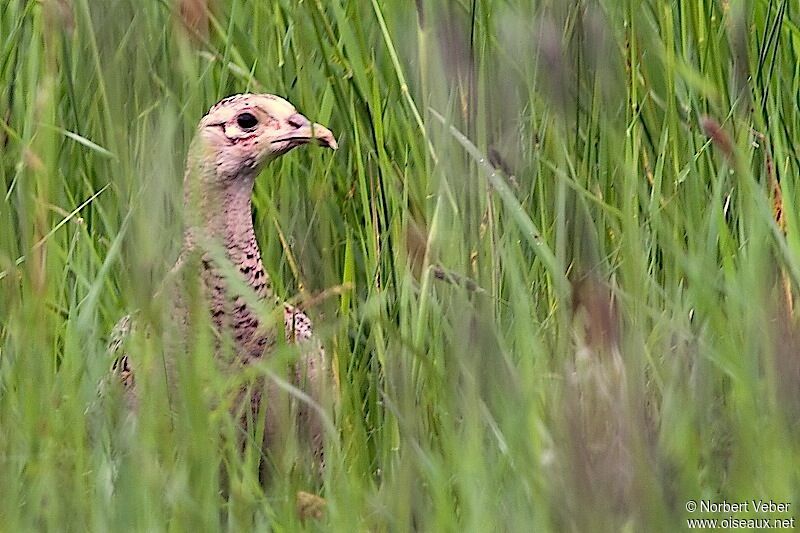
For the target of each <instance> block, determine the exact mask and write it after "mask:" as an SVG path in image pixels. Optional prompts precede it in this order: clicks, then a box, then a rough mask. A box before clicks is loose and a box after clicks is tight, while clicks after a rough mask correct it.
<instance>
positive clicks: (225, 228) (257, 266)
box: [184, 176, 270, 298]
mask: <svg viewBox="0 0 800 533" xmlns="http://www.w3.org/2000/svg"><path fill="white" fill-rule="evenodd" d="M253 182H254V178H253V177H250V176H241V177H239V179H234V180H229V181H226V182H225V183H222V184H209V183H203V184H202V187H198V188H195V189H188V190H187V192H188V194H187V195H186V198H185V201H184V210H185V211H186V213H187V216H188V218H187V230H186V235H185V243H184V247H185V248H187V249H188V248H195V247H197V246H198V245H200V246H201V247H203V244H202V242H201V240H202V239H208V240H210V241H211V244H217V245H222V246H223V248H224V250H225V253H226V255H227V258H228V260H229V261H230V262H231V264H232V265H233V266H234V267H236V268H238V270H239V271H240V272H241V274H242V276H243V277H244V281H245V282H246V283H247V284H248V285H249V286H250V287H252V289H253V290H254V291H255V293H256V295H257V296H258V297H259V298H265V297H266V296H268V294H269V291H270V281H269V277H268V276H267V274H266V272H265V271H264V266H263V264H262V262H261V252H260V250H259V247H258V241H257V240H256V235H255V231H254V229H253V214H252V201H251V196H252V193H253ZM199 189H201V190H199ZM203 255H204V257H206V258H207V257H208V256H209V254H208V253H204V254H203ZM211 263H213V261H211ZM211 268H213V267H211Z"/></svg>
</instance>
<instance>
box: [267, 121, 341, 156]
mask: <svg viewBox="0 0 800 533" xmlns="http://www.w3.org/2000/svg"><path fill="white" fill-rule="evenodd" d="M287 123H288V125H289V128H291V129H290V131H288V132H286V133H285V134H283V135H281V136H280V137H278V138H277V139H275V141H274V142H285V141H288V142H289V143H290V145H292V146H297V145H300V144H306V143H309V142H311V141H312V140H314V141H317V143H319V144H320V146H324V147H326V148H330V149H331V150H336V149H337V148H338V147H339V145H338V143H337V142H336V138H335V137H334V136H333V133H331V130H329V129H328V128H326V127H325V126H323V125H322V124H317V123H313V124H312V123H311V121H310V120H308V119H307V118H306V117H304V116H303V115H301V114H300V113H295V114H293V115H292V116H290V117H289V119H288V120H287Z"/></svg>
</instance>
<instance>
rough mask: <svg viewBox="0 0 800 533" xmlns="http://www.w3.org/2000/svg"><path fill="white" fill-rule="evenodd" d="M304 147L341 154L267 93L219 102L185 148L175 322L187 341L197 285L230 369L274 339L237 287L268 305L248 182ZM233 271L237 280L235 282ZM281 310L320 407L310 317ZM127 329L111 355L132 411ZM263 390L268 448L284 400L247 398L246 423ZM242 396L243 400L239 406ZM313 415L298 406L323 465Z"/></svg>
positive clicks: (299, 382) (124, 326)
mask: <svg viewBox="0 0 800 533" xmlns="http://www.w3.org/2000/svg"><path fill="white" fill-rule="evenodd" d="M310 142H316V143H319V144H320V145H322V146H325V147H328V148H331V149H333V150H335V149H336V148H337V144H336V140H335V139H334V136H333V134H332V133H331V132H330V131H329V130H328V129H327V128H325V127H323V126H321V125H319V124H312V123H311V122H310V121H309V120H308V119H307V118H306V117H304V116H303V115H301V114H299V113H298V112H297V110H296V109H295V108H294V106H292V104H290V103H289V102H287V101H286V100H284V99H283V98H280V97H277V96H274V95H271V94H237V95H234V96H230V97H227V98H225V99H223V100H221V101H220V102H218V103H217V104H215V105H214V106H213V107H212V108H211V109H210V110H209V112H208V113H207V114H206V115H205V116H204V117H203V118H202V120H201V121H200V123H199V125H198V127H197V132H196V135H195V138H194V141H193V142H192V145H191V147H190V150H189V155H188V160H187V166H186V174H185V178H184V213H185V230H184V242H183V248H182V251H181V254H180V257H179V259H178V262H177V264H176V266H175V268H173V271H172V273H173V278H174V277H177V279H178V280H179V283H178V285H179V287H177V288H176V290H175V300H176V302H177V304H176V310H177V312H176V313H175V321H176V322H179V324H178V329H183V331H184V334H185V325H186V323H187V321H188V314H189V313H188V310H187V309H186V307H187V306H186V305H185V304H184V303H183V302H186V300H187V298H186V295H185V294H181V293H182V292H190V291H188V290H187V286H190V285H191V283H195V284H198V278H199V289H200V290H199V291H197V292H199V293H200V296H201V298H202V299H203V301H205V302H207V304H208V311H209V313H210V317H211V320H212V323H213V325H214V327H215V329H216V333H217V339H218V342H217V346H216V348H215V350H216V351H217V354H218V357H220V358H221V357H222V352H223V349H222V346H223V342H222V339H228V340H229V341H230V342H229V343H228V346H231V345H232V351H233V356H234V359H235V361H234V363H235V364H238V365H248V364H251V363H253V362H257V361H259V360H262V358H263V357H265V356H266V355H268V353H269V351H270V348H271V347H273V345H274V344H275V342H276V336H277V335H278V333H277V332H276V331H275V330H274V329H275V328H270V327H268V325H265V324H264V323H262V322H263V321H262V320H260V319H259V314H258V312H257V310H256V309H254V308H253V307H252V305H248V303H247V301H246V300H247V298H246V297H245V295H244V294H242V291H241V290H236V288H235V287H236V285H237V283H244V284H245V286H246V287H249V289H250V291H252V293H251V294H254V295H255V297H256V299H257V300H259V301H264V300H269V299H270V298H272V290H271V284H270V279H269V276H268V275H267V273H266V272H265V270H264V266H263V265H262V262H261V254H260V251H259V247H258V242H257V241H256V237H255V232H254V229H253V221H252V212H251V207H252V206H251V195H252V192H253V185H254V182H255V179H256V177H257V176H258V174H259V173H260V172H261V170H262V169H263V168H264V166H265V165H266V164H267V163H269V162H270V161H272V160H274V159H276V158H277V157H279V156H281V155H283V154H285V153H287V152H289V151H290V150H292V149H293V148H295V147H297V146H301V145H304V144H307V143H310ZM231 266H232V267H233V268H231ZM231 272H233V275H234V277H238V278H239V279H238V280H236V279H232V278H231ZM175 273H178V275H177V276H175ZM198 274H199V276H198ZM250 302H251V303H252V300H250ZM283 309H284V313H283V314H284V335H285V337H286V340H287V342H297V343H301V345H302V350H301V351H302V352H303V355H302V356H301V359H300V361H299V363H298V364H297V367H296V369H295V375H294V381H295V383H294V384H295V385H296V386H298V387H300V388H301V390H303V391H304V392H305V393H306V394H307V395H308V396H309V397H310V398H311V399H312V400H315V401H319V400H320V398H321V397H322V396H324V395H325V392H326V390H325V389H326V388H327V386H328V384H329V383H330V380H328V379H327V377H328V376H327V374H328V366H327V363H326V360H325V352H324V351H323V349H322V347H321V346H320V345H319V344H318V343H315V342H314V341H313V338H312V325H311V321H310V320H309V318H308V316H306V315H305V314H304V313H303V312H302V311H300V310H298V309H297V308H295V307H293V306H290V305H288V304H283ZM131 322H132V321H131V319H130V317H125V318H124V319H122V320H121V321H120V322H119V323H118V324H117V327H116V328H115V332H114V333H112V340H111V343H110V349H111V351H112V352H113V353H114V354H115V360H114V363H113V365H112V372H113V374H114V375H116V376H117V380H119V381H121V382H122V384H123V387H124V389H125V393H126V394H125V395H126V397H127V398H128V401H129V403H131V404H134V405H135V404H136V403H137V402H136V382H135V379H134V377H135V376H134V366H135V365H134V364H133V363H132V362H131V360H130V359H129V357H128V353H127V349H126V348H125V346H124V344H125V343H124V339H125V338H126V337H127V336H128V335H127V332H128V330H129V329H130V327H131ZM175 355H179V354H175ZM166 357H167V358H169V357H174V356H170V355H167V356H166ZM167 366H168V367H169V366H174V362H173V365H170V361H167ZM174 372H175V370H174V368H173V371H172V373H173V374H174ZM167 377H168V379H169V378H170V377H174V376H170V372H169V368H168V373H167ZM262 385H265V384H262ZM261 391H266V394H267V406H266V416H267V423H266V439H267V442H266V444H267V445H269V440H270V439H271V438H272V437H274V436H275V433H276V431H277V429H275V428H276V426H277V425H278V424H279V422H277V421H273V420H270V418H274V417H275V412H274V407H273V406H274V405H275V404H276V403H280V402H276V398H275V397H274V396H276V395H279V394H281V393H280V392H279V389H278V388H277V387H276V386H274V384H272V385H270V384H266V385H265V386H263V387H257V388H256V390H255V391H254V392H253V396H252V398H251V401H252V406H253V410H252V411H251V412H248V413H247V416H252V414H253V413H257V412H259V407H260V406H261V404H262V396H261ZM244 397H245V394H244V393H242V394H241V395H240V400H243V399H244ZM318 408H319V407H318V405H317V406H310V405H308V402H306V404H304V405H301V406H300V407H299V408H298V411H297V413H298V415H297V416H298V420H297V422H298V426H299V429H300V430H301V433H302V434H304V435H305V437H306V438H307V439H308V441H309V443H310V444H311V447H312V451H313V453H314V455H315V457H316V459H317V461H318V463H319V464H320V465H321V464H322V461H323V456H322V455H323V426H322V421H321V419H320V416H319V413H318V412H317V409H318Z"/></svg>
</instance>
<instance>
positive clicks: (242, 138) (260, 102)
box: [184, 94, 337, 226]
mask: <svg viewBox="0 0 800 533" xmlns="http://www.w3.org/2000/svg"><path fill="white" fill-rule="evenodd" d="M312 142H314V143H318V144H320V145H322V146H324V147H327V148H331V149H333V150H335V149H336V148H337V143H336V139H335V138H334V136H333V134H332V133H331V132H330V130H328V128H326V127H324V126H322V125H320V124H316V123H312V122H311V121H310V120H309V119H307V118H306V117H305V116H303V115H301V114H300V113H298V112H297V110H296V109H295V107H294V106H293V105H292V104H290V103H289V102H287V101H286V100H284V99H283V98H280V97H278V96H274V95H272V94H237V95H234V96H229V97H227V98H224V99H223V100H221V101H219V102H218V103H216V104H215V105H214V106H213V107H212V108H211V109H210V110H209V112H208V113H207V114H206V116H204V117H203V118H202V120H201V121H200V123H199V124H198V126H197V132H196V135H195V139H194V141H193V142H192V146H191V148H190V151H189V160H188V164H187V168H186V177H185V180H184V189H185V195H186V196H185V202H184V204H185V205H184V207H185V208H186V209H187V212H189V213H191V212H192V211H194V212H195V213H197V214H199V215H200V218H201V220H200V221H191V220H190V226H194V225H197V223H198V222H199V223H200V224H207V223H208V222H209V218H208V217H209V216H213V217H214V218H216V215H218V214H221V212H222V211H229V210H230V209H232V208H235V207H236V206H237V205H240V204H241V203H242V202H245V203H246V204H247V205H246V206H244V205H242V206H241V207H242V208H244V207H247V209H246V211H247V212H248V216H249V199H250V195H251V193H252V190H253V182H254V181H255V178H256V176H258V174H259V173H260V172H261V170H262V169H263V167H264V165H266V164H267V163H269V162H270V161H272V160H274V159H276V158H277V157H279V156H281V155H283V154H285V153H287V152H289V151H290V150H292V149H293V148H296V147H298V146H301V145H304V144H308V143H312ZM190 218H192V216H191V214H190Z"/></svg>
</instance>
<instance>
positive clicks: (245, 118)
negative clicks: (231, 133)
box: [236, 113, 258, 130]
mask: <svg viewBox="0 0 800 533" xmlns="http://www.w3.org/2000/svg"><path fill="white" fill-rule="evenodd" d="M236 123H237V124H238V125H239V127H240V128H242V129H243V130H249V129H251V128H255V127H256V125H257V124H258V119H257V118H256V117H255V115H253V114H252V113H242V114H241V115H239V116H238V117H236Z"/></svg>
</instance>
